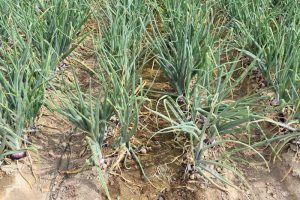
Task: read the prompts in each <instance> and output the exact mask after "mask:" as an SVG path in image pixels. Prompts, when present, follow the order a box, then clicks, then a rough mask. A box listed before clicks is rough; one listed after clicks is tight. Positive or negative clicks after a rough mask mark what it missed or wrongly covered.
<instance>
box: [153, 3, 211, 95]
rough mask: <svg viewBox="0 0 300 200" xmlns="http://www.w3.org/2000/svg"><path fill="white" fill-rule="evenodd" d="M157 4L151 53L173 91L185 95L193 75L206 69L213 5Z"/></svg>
mask: <svg viewBox="0 0 300 200" xmlns="http://www.w3.org/2000/svg"><path fill="white" fill-rule="evenodd" d="M157 5H158V6H156V12H157V20H154V21H153V23H152V24H151V25H152V26H151V27H152V35H151V36H150V37H149V38H150V41H151V42H152V46H153V50H154V54H155V56H156V59H157V61H158V63H159V65H160V67H161V68H162V70H163V71H164V73H165V75H166V76H167V78H168V79H169V82H170V84H171V85H172V87H173V88H174V89H175V91H176V93H177V94H178V95H188V93H189V92H188V91H189V84H190V82H191V80H192V79H193V77H195V76H196V75H197V74H198V73H199V72H200V71H202V70H206V69H205V66H204V63H205V62H206V54H207V53H208V50H209V49H208V47H209V46H211V45H213V43H214V42H215V36H216V35H215V33H214V32H213V31H214V30H213V29H212V26H213V21H214V17H213V10H212V4H211V2H210V1H205V2H203V1H194V0H186V1H179V0H165V1H158V3H157ZM215 30H216V29H215Z"/></svg>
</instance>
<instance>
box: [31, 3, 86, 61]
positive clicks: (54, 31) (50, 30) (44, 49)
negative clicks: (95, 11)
mask: <svg viewBox="0 0 300 200" xmlns="http://www.w3.org/2000/svg"><path fill="white" fill-rule="evenodd" d="M32 1H33V2H35V4H33V5H32V7H33V8H34V9H35V15H37V17H38V20H37V22H36V23H35V24H33V26H35V30H34V32H33V33H32V34H33V35H34V39H35V40H34V45H35V47H36V48H37V50H38V51H39V52H40V54H41V55H40V56H42V58H43V59H46V58H47V57H48V52H54V53H53V54H52V58H51V59H52V60H53V61H52V62H53V64H54V65H55V64H56V63H55V62H57V60H63V59H65V58H66V57H67V56H68V55H69V54H70V53H71V52H72V51H73V50H74V49H75V47H76V46H77V45H78V43H80V42H81V41H82V40H83V39H84V38H85V37H84V36H85V35H86V34H85V33H83V26H84V24H85V23H86V22H87V20H88V18H89V16H90V8H89V5H88V3H87V1H86V0H71V1H70V0H43V1H37V0H32ZM31 3H32V2H31ZM27 12H28V11H27Z"/></svg>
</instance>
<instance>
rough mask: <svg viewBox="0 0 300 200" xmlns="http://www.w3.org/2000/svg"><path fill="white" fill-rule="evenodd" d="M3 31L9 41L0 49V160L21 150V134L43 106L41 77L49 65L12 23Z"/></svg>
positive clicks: (43, 92)
mask: <svg viewBox="0 0 300 200" xmlns="http://www.w3.org/2000/svg"><path fill="white" fill-rule="evenodd" d="M6 30H7V33H9V40H8V42H2V41H1V42H2V43H1V46H0V91H1V93H0V108H1V109H0V110H1V112H0V130H1V132H0V140H1V148H0V150H1V151H0V155H1V156H0V159H1V158H3V156H5V155H9V154H13V153H16V152H17V151H21V149H22V140H23V139H24V138H23V136H24V132H26V130H28V128H29V126H30V125H32V123H33V122H34V119H35V117H36V116H37V113H38V111H39V108H40V107H41V105H42V104H43V99H44V94H45V81H44V80H45V79H44V77H47V76H49V65H47V63H41V61H40V60H39V59H38V58H37V56H36V54H35V53H34V51H33V50H32V42H33V41H32V38H30V37H27V38H26V41H25V40H24V38H23V36H21V35H19V34H18V32H17V31H16V30H17V27H15V26H14V25H12V24H9V27H8V26H6ZM25 34H26V33H25ZM28 34H29V33H28Z"/></svg>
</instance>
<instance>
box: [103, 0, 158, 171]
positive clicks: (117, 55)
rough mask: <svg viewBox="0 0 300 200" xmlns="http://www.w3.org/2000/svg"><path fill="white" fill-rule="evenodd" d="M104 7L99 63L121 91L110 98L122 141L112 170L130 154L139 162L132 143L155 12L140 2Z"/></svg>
mask: <svg viewBox="0 0 300 200" xmlns="http://www.w3.org/2000/svg"><path fill="white" fill-rule="evenodd" d="M103 7H104V8H103V13H104V15H103V18H102V19H105V21H104V24H103V28H102V30H103V31H102V32H101V38H100V42H99V48H98V53H97V60H98V62H99V64H100V66H101V67H102V68H103V69H104V70H105V71H106V73H107V80H108V82H109V83H111V85H113V87H115V88H116V89H118V91H116V92H115V94H114V96H113V97H112V98H111V104H112V105H113V107H114V111H115V113H116V116H117V117H118V121H119V128H120V134H119V139H118V140H117V141H116V142H115V144H116V146H117V148H118V149H119V150H120V151H119V155H118V158H117V161H116V162H115V164H114V165H113V166H112V168H111V169H112V170H113V169H114V168H115V166H117V165H118V164H119V162H120V161H121V160H122V159H123V158H124V156H125V155H126V153H127V152H128V151H130V152H131V154H133V156H134V158H136V161H138V159H137V157H136V155H135V153H134V151H133V149H132V148H131V146H130V139H131V138H132V136H133V135H134V134H135V133H136V131H137V128H138V123H139V111H140V107H141V105H142V103H143V101H144V97H143V95H142V93H141V81H140V78H139V76H138V71H139V69H140V68H141V67H143V66H144V64H145V63H146V60H145V59H147V44H146V40H145V31H146V30H145V27H146V26H147V25H148V23H149V22H150V20H151V16H152V11H151V8H150V6H149V5H147V4H146V3H145V1H140V0H117V1H114V2H106V3H105V4H104V6H103ZM98 17H99V16H98ZM98 19H99V18H98Z"/></svg>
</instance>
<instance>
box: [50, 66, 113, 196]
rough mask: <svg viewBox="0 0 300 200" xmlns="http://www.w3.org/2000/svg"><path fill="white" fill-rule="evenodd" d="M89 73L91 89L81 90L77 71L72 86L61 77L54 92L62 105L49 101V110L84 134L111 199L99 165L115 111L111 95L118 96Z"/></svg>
mask: <svg viewBox="0 0 300 200" xmlns="http://www.w3.org/2000/svg"><path fill="white" fill-rule="evenodd" d="M88 70H89V74H90V75H91V76H90V84H89V87H88V88H82V87H81V85H80V83H79V82H78V79H77V76H76V74H75V71H73V82H71V83H70V82H66V81H65V76H64V75H62V78H61V81H59V83H60V86H59V88H58V89H59V90H55V93H53V94H52V95H55V96H58V99H59V101H57V102H56V101H49V104H48V107H49V108H50V109H51V110H53V111H56V112H58V113H60V114H61V115H62V116H64V117H66V118H67V119H68V120H69V121H70V122H71V123H72V124H74V125H75V126H76V127H77V128H79V129H81V130H82V131H83V132H84V134H85V135H86V139H87V142H88V144H89V146H90V148H91V151H92V161H93V162H94V164H95V165H96V167H97V171H98V174H99V178H100V180H101V183H102V186H103V188H104V189H105V192H106V195H107V196H108V197H109V192H108V188H107V186H106V184H105V179H104V176H103V173H102V171H101V168H100V162H101V161H102V160H103V159H104V157H103V155H102V145H103V142H104V139H105V137H106V135H107V129H108V126H109V120H110V118H111V116H112V114H113V111H114V110H113V105H112V104H111V101H110V99H111V95H114V94H115V93H114V92H115V91H114V89H115V88H114V87H111V85H110V84H109V83H108V82H107V81H106V79H105V78H104V76H103V74H102V73H97V72H96V71H93V70H92V69H88ZM92 85H93V86H92ZM53 88H54V87H53ZM54 89H55V88H54ZM109 199H110V197H109Z"/></svg>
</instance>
